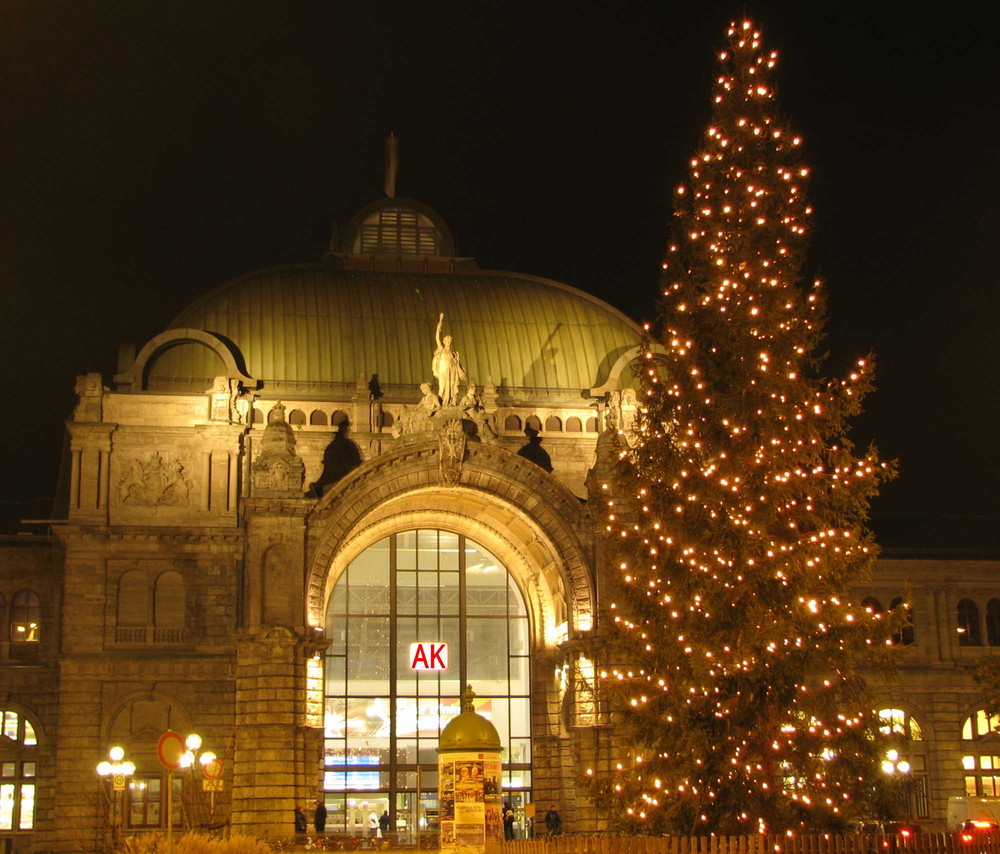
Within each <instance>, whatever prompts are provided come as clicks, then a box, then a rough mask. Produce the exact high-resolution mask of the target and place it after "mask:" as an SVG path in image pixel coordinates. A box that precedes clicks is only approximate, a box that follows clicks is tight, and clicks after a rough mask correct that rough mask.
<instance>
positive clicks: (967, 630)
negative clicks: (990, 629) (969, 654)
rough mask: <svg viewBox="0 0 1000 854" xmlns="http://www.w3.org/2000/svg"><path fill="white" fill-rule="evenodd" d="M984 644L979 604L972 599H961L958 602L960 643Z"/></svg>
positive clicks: (966, 644) (970, 644)
mask: <svg viewBox="0 0 1000 854" xmlns="http://www.w3.org/2000/svg"><path fill="white" fill-rule="evenodd" d="M982 644H983V637H982V633H981V631H980V628H979V606H977V605H976V603H975V602H973V601H972V600H971V599H961V600H960V601H959V603H958V645H959V646H982Z"/></svg>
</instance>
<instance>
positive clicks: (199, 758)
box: [179, 732, 218, 814]
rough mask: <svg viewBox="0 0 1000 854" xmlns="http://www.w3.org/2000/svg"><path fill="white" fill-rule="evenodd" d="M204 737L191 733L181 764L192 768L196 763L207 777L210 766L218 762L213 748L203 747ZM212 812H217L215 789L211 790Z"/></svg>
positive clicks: (185, 743) (186, 741)
mask: <svg viewBox="0 0 1000 854" xmlns="http://www.w3.org/2000/svg"><path fill="white" fill-rule="evenodd" d="M201 744H202V739H201V736H200V735H198V733H196V732H193V733H191V734H190V735H189V736H188V737H187V738H186V739H184V746H185V747H186V748H187V749H186V750H185V751H184V753H182V754H181V756H180V760H179V764H180V767H181V768H184V769H191V768H193V767H194V766H195V765H200V766H201V768H202V775H203V776H205V777H207V774H208V771H209V768H210V767H214V766H215V764H216V763H217V762H218V759H217V758H216V755H215V754H214V753H213V752H212V751H211V750H202V749H201ZM211 812H212V813H213V814H214V812H215V790H214V789H212V790H211Z"/></svg>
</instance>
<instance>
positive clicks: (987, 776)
mask: <svg viewBox="0 0 1000 854" xmlns="http://www.w3.org/2000/svg"><path fill="white" fill-rule="evenodd" d="M962 741H963V742H964V744H963V748H964V749H963V751H962V752H963V754H964V755H963V756H962V768H963V769H964V771H965V794H966V795H968V796H969V797H979V798H984V797H985V798H996V797H1000V718H998V717H997V716H996V715H988V714H987V713H986V710H985V709H978V710H977V711H975V712H973V713H972V714H971V715H969V716H968V717H967V718H966V719H965V720H964V721H962Z"/></svg>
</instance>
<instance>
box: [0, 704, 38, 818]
mask: <svg viewBox="0 0 1000 854" xmlns="http://www.w3.org/2000/svg"><path fill="white" fill-rule="evenodd" d="M37 748H38V736H37V730H36V728H35V727H34V726H33V724H32V722H31V720H29V718H28V716H27V715H25V714H24V713H22V712H18V711H15V710H13V709H9V708H8V709H2V708H0V833H3V832H5V831H19V830H20V831H26V830H32V829H33V828H34V825H35V778H36V776H37V767H38V756H37Z"/></svg>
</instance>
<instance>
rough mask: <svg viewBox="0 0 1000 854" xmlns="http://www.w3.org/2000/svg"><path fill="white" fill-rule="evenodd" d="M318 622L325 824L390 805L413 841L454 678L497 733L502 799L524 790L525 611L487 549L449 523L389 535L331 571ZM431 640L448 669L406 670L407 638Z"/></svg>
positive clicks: (451, 706)
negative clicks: (442, 651) (322, 648)
mask: <svg viewBox="0 0 1000 854" xmlns="http://www.w3.org/2000/svg"><path fill="white" fill-rule="evenodd" d="M326 631H327V636H328V637H329V638H331V640H332V643H331V645H330V647H329V649H328V650H327V656H326V709H325V728H326V743H325V755H324V766H325V774H324V789H325V790H326V796H325V797H326V803H327V807H328V809H329V811H330V813H329V819H328V825H327V828H328V830H346V831H349V832H352V833H359V832H363V830H364V828H365V827H366V824H367V818H366V817H367V815H368V814H369V813H370V812H371V811H372V810H374V811H375V813H376V814H377V815H381V813H382V811H383V810H389V812H390V814H391V816H392V818H393V820H394V824H393V827H396V828H397V829H398V830H399V832H400V841H401V842H405V841H407V840H409V841H410V842H412V841H413V840H414V836H413V831H414V828H415V826H417V825H418V824H421V825H422V824H423V823H424V822H425V821H426V816H427V815H428V814H429V813H428V812H427V811H428V810H435V809H436V807H437V801H436V791H437V774H436V770H437V753H436V748H437V743H438V735H439V734H440V731H441V730H442V729H443V728H444V726H445V725H446V724H447V723H448V721H449V720H450V719H451V718H452V717H453V716H454V715H456V714H458V713H459V711H460V701H459V698H460V695H461V692H462V689H463V687H464V686H465V685H471V686H472V688H473V690H474V691H475V692H476V701H475V702H476V710H477V711H478V712H479V713H480V714H481V715H483V716H484V717H486V718H488V719H489V720H490V721H491V722H492V723H493V725H494V726H495V727H496V728H497V731H498V732H499V734H500V738H501V742H502V744H503V748H504V753H503V762H504V765H503V770H504V773H503V788H504V792H505V797H507V798H509V799H511V800H513V801H514V802H515V803H516V802H518V801H522V799H526V798H527V795H528V791H529V788H530V785H531V779H530V767H531V766H530V763H531V748H530V703H529V693H530V683H529V672H528V671H529V667H528V665H529V659H528V654H529V643H528V637H529V633H528V616H527V610H526V608H525V604H524V599H523V597H522V595H521V592H520V591H519V589H518V587H517V585H516V583H515V582H514V579H513V578H512V577H511V575H510V573H509V572H508V571H507V569H506V568H505V567H504V566H503V564H501V563H500V561H498V560H497V559H496V557H494V556H493V555H492V554H490V553H489V552H488V551H487V550H486V549H484V548H483V547H482V546H480V545H478V544H477V543H475V542H473V541H472V540H470V539H467V538H466V537H464V536H461V535H459V534H454V533H451V532H448V531H437V530H419V531H406V532H403V533H398V534H393V535H392V536H390V537H387V538H385V539H383V540H380V541H379V542H377V543H375V544H374V545H372V546H370V547H369V548H367V549H366V550H365V551H363V552H362V553H361V554H360V555H358V556H357V557H356V558H355V559H354V560H353V561H351V564H350V566H349V567H348V568H347V570H346V571H345V572H344V573H343V574H342V575H341V577H340V579H339V580H338V581H337V584H336V587H335V588H334V590H333V593H332V596H331V598H330V602H329V605H328V608H327V622H326ZM440 641H446V642H447V643H448V645H449V665H448V669H447V670H445V671H440V672H435V671H424V672H421V671H415V670H411V669H410V659H409V653H410V644H411V643H416V642H440ZM418 775H419V777H420V780H419V791H420V796H419V798H418V796H417V791H418V780H417V777H418ZM522 802H526V800H524V801H522ZM430 814H433V813H430Z"/></svg>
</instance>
